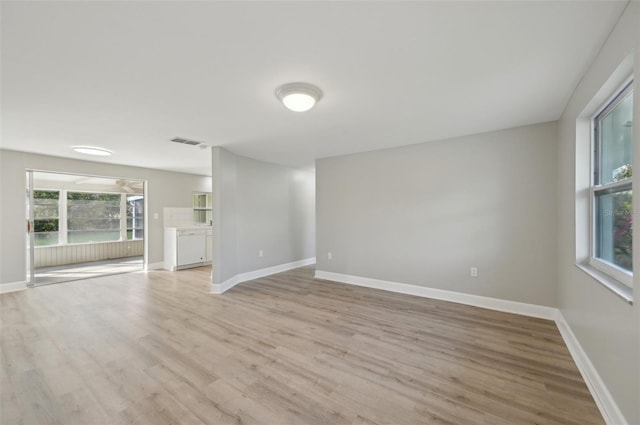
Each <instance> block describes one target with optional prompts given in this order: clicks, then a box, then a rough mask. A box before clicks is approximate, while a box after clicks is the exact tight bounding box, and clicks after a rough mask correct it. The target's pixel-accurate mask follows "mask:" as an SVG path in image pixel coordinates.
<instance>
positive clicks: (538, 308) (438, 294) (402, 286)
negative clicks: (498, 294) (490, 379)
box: [315, 270, 558, 320]
mask: <svg viewBox="0 0 640 425" xmlns="http://www.w3.org/2000/svg"><path fill="white" fill-rule="evenodd" d="M315 277H316V278H317V279H325V280H332V281H334V282H341V283H348V284H350V285H357V286H365V287H367V288H375V289H382V290H385V291H391V292H399V293H401V294H408V295H415V296H418V297H426V298H434V299H437V300H443V301H451V302H454V303H460V304H467V305H473V306H476V307H482V308H488V309H491V310H498V311H504V312H507V313H515V314H522V315H524V316H531V317H538V318H541V319H547V320H555V318H556V312H557V311H558V310H557V309H556V308H553V307H546V306H542V305H536V304H527V303H521V302H517V301H507V300H501V299H498V298H490V297H483V296H481V295H471V294H463V293H461V292H454V291H447V290H444V289H435V288H428V287H426V286H418V285H411V284H408V283H398V282H391V281H388V280H379V279H371V278H368V277H360V276H352V275H346V274H341V273H333V272H325V271H321V270H316V275H315Z"/></svg>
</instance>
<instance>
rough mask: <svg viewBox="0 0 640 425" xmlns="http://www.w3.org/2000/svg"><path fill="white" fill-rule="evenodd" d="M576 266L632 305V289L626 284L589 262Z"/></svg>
mask: <svg viewBox="0 0 640 425" xmlns="http://www.w3.org/2000/svg"><path fill="white" fill-rule="evenodd" d="M576 267H577V268H579V269H580V270H582V271H583V272H585V273H586V274H588V275H589V276H590V277H592V278H594V279H595V280H597V281H598V282H600V283H601V284H602V285H603V286H604V287H605V288H607V289H608V290H610V291H611V292H613V293H614V294H616V295H617V296H619V297H620V298H622V299H623V300H625V301H626V302H627V303H629V305H633V290H632V289H631V288H629V287H628V286H627V285H625V284H624V283H622V282H619V281H617V280H616V279H614V278H612V277H611V276H609V275H607V274H605V273H603V272H601V271H600V270H598V269H596V268H595V267H593V266H591V265H589V264H576Z"/></svg>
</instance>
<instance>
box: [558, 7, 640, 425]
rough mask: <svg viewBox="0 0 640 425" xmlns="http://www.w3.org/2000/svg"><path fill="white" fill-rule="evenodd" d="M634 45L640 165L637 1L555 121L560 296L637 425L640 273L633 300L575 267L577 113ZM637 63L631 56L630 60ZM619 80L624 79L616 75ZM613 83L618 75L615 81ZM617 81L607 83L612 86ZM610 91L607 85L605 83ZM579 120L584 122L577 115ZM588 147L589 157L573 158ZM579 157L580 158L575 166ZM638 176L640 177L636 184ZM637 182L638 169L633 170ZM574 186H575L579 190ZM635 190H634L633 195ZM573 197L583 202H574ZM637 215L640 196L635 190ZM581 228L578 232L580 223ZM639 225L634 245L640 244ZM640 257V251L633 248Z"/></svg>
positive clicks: (580, 178) (584, 170) (579, 249)
mask: <svg viewBox="0 0 640 425" xmlns="http://www.w3.org/2000/svg"><path fill="white" fill-rule="evenodd" d="M633 50H635V59H633V58H631V59H632V61H635V63H634V64H633V68H634V69H635V83H634V87H633V90H634V94H635V96H634V105H633V107H634V117H633V122H634V126H633V138H634V141H633V143H634V145H633V146H634V147H633V151H634V154H633V155H634V158H633V160H634V163H635V164H636V169H637V167H638V165H637V164H640V131H639V128H640V127H638V126H637V125H636V123H640V84H639V82H640V78H639V77H640V75H639V70H640V3H638V2H631V3H630V4H629V6H628V7H627V10H626V11H625V13H624V14H623V16H622V18H621V19H620V21H619V23H618V25H617V26H616V28H615V29H614V31H613V32H612V34H611V36H610V38H609V40H608V41H607V43H606V44H605V45H604V46H603V48H602V50H601V52H600V53H599V55H598V57H597V58H596V60H595V61H594V63H593V64H592V65H591V66H590V68H589V70H588V71H587V73H586V75H585V76H584V78H583V79H582V81H581V82H580V84H579V85H578V87H577V88H576V90H575V92H574V93H573V95H572V97H571V99H570V101H569V103H568V106H567V108H566V110H565V111H564V114H563V116H562V118H561V119H560V121H559V124H558V150H557V156H558V223H559V226H558V294H559V298H558V303H559V308H560V310H561V312H562V314H563V315H564V316H565V318H566V319H567V322H568V323H569V325H570V326H571V328H572V330H573V332H574V334H575V335H576V337H577V338H578V340H579V342H580V344H581V345H582V347H583V349H584V350H585V352H586V354H587V355H588V357H589V359H590V360H591V362H592V363H593V364H594V366H595V368H596V370H597V371H598V373H599V374H600V377H601V378H602V379H603V381H604V383H605V385H606V386H607V388H608V389H609V391H610V393H611V394H612V396H613V397H614V399H615V400H616V402H617V404H618V406H619V407H620V409H621V410H622V413H623V414H624V415H625V417H626V419H627V421H628V422H629V423H630V424H640V403H639V401H640V311H639V310H640V308H639V307H638V306H640V289H639V286H640V278H639V277H638V272H637V269H638V268H637V267H635V268H636V273H635V276H634V279H633V280H634V287H635V289H634V291H633V292H634V305H633V306H632V305H629V304H627V303H626V302H625V301H624V300H622V299H621V298H619V297H618V296H617V295H615V294H613V293H612V292H611V291H609V290H608V289H606V288H605V287H604V286H602V285H601V284H600V283H599V282H597V281H596V280H594V279H593V278H591V277H590V276H588V275H587V274H586V273H584V272H583V271H582V270H580V269H578V268H577V267H576V266H575V264H576V259H577V258H578V259H580V258H582V257H583V255H584V253H585V251H586V250H587V249H586V248H585V246H584V245H585V243H587V241H588V239H587V236H588V227H587V225H585V222H586V220H587V219H588V211H585V208H588V204H587V203H586V199H583V198H584V196H582V192H584V191H582V190H580V189H582V188H581V186H583V185H584V182H585V181H586V182H587V184H588V180H589V164H588V162H587V161H588V158H589V156H588V150H589V142H590V136H589V130H588V126H587V129H586V131H578V132H576V119H577V118H578V117H579V116H580V115H581V113H582V112H583V111H584V110H585V108H589V107H590V106H593V105H590V103H591V100H592V99H593V98H594V96H597V93H598V92H599V91H600V88H601V87H603V85H604V84H605V82H607V80H608V79H609V78H610V76H612V74H614V71H615V70H616V68H617V67H618V66H619V65H620V64H621V63H622V62H623V61H624V60H625V58H627V57H629V56H628V55H629V54H630V53H632V51H633ZM631 63H633V62H631ZM619 83H621V81H619ZM612 85H613V86H615V85H616V84H615V82H614V83H613V84H612ZM612 88H613V87H610V89H612ZM605 91H606V90H605ZM579 124H580V122H579ZM585 149H586V152H587V156H586V161H585V158H584V155H583V158H582V159H579V160H578V161H577V162H576V154H578V155H579V156H580V155H581V154H582V153H584V151H585ZM576 164H577V165H578V166H577V167H576ZM636 182H638V183H636ZM633 185H634V187H640V186H639V185H640V174H637V173H636V174H635V175H634V177H633ZM576 192H577V193H576ZM636 195H637V194H636ZM576 199H578V201H579V202H578V208H577V209H576ZM633 206H634V217H638V214H637V212H638V211H640V196H634V201H633ZM576 229H578V231H577V230H576ZM639 238H640V233H639V232H637V231H636V232H634V236H633V245H634V246H636V247H638V246H640V239H639ZM633 260H634V263H635V264H636V265H638V264H640V250H638V249H635V250H634V258H633Z"/></svg>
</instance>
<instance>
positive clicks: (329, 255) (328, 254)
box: [327, 252, 333, 260]
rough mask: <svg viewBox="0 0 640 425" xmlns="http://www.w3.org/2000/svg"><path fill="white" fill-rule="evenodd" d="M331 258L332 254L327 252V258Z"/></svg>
mask: <svg viewBox="0 0 640 425" xmlns="http://www.w3.org/2000/svg"><path fill="white" fill-rule="evenodd" d="M332 259H333V254H332V253H330V252H327V260H332Z"/></svg>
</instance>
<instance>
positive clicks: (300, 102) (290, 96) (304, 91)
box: [276, 83, 322, 112]
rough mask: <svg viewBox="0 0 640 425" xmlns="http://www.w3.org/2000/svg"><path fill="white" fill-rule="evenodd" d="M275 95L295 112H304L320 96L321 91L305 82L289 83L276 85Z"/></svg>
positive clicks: (311, 106)
mask: <svg viewBox="0 0 640 425" xmlns="http://www.w3.org/2000/svg"><path fill="white" fill-rule="evenodd" d="M276 96H278V99H280V101H281V102H282V103H283V104H284V106H286V107H287V109H290V110H292V111H295V112H304V111H308V110H309V109H311V108H313V106H314V105H315V104H316V102H318V100H320V98H321V97H322V91H321V90H320V89H319V88H318V87H316V86H314V85H312V84H307V83H289V84H285V85H282V86H280V87H278V89H277V90H276Z"/></svg>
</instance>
